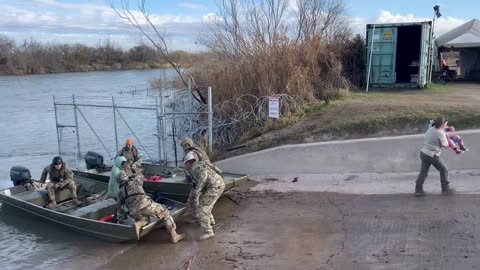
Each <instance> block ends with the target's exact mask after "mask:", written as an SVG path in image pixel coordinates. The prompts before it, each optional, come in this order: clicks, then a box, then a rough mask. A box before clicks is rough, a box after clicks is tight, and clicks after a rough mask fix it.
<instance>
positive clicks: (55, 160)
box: [52, 157, 63, 165]
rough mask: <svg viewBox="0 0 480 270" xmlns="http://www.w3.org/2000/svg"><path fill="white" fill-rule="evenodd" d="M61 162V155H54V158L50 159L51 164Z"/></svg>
mask: <svg viewBox="0 0 480 270" xmlns="http://www.w3.org/2000/svg"><path fill="white" fill-rule="evenodd" d="M62 163H63V161H62V158H61V157H54V158H53V159H52V164H53V165H60V164H62Z"/></svg>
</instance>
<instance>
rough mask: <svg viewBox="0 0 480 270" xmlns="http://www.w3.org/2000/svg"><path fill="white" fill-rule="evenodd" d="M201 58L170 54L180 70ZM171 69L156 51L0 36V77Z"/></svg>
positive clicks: (142, 47) (199, 55)
mask: <svg viewBox="0 0 480 270" xmlns="http://www.w3.org/2000/svg"><path fill="white" fill-rule="evenodd" d="M199 57H201V54H191V53H188V52H185V51H174V52H172V59H173V60H174V61H175V62H177V63H178V65H179V66H189V65H191V64H192V63H193V62H195V61H198V58H199ZM168 67H170V65H169V64H168V63H167V62H166V61H165V60H163V58H162V57H160V56H159V54H158V52H157V51H156V49H154V48H153V47H150V46H147V45H145V44H140V45H137V46H134V47H132V48H130V49H128V50H124V49H122V48H120V47H118V46H116V45H115V44H114V43H112V42H105V43H104V44H101V45H98V46H96V47H89V46H86V45H83V44H56V43H41V42H38V41H35V40H30V41H24V42H22V43H15V42H14V41H13V40H12V39H10V38H8V37H7V36H0V74H4V75H5V74H6V75H23V74H45V73H63V72H87V71H114V70H144V69H154V68H168Z"/></svg>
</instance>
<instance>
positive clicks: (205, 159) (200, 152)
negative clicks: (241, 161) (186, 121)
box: [185, 146, 222, 185]
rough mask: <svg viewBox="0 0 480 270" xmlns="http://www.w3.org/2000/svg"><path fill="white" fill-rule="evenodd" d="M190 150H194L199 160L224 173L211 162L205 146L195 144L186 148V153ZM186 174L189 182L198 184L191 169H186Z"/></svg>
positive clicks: (217, 171)
mask: <svg viewBox="0 0 480 270" xmlns="http://www.w3.org/2000/svg"><path fill="white" fill-rule="evenodd" d="M189 152H193V154H194V156H195V159H196V160H197V161H203V162H204V163H205V164H206V165H208V166H209V167H210V168H211V169H212V170H214V171H215V172H216V173H219V174H220V173H222V171H221V170H220V169H219V168H218V167H217V166H215V165H214V164H213V163H212V162H210V158H209V157H208V155H207V152H205V150H203V148H201V147H200V146H194V147H190V148H188V149H186V150H185V155H187V154H188V153H189ZM185 175H186V176H187V182H189V183H192V184H193V185H196V184H197V183H196V181H195V180H194V179H193V178H192V174H191V172H190V171H188V170H185Z"/></svg>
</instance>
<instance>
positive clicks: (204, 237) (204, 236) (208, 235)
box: [200, 230, 215, 241]
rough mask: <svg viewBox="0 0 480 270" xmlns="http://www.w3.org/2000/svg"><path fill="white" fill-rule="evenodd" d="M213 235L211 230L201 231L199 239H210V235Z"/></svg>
mask: <svg viewBox="0 0 480 270" xmlns="http://www.w3.org/2000/svg"><path fill="white" fill-rule="evenodd" d="M214 236H215V233H214V232H213V230H211V231H206V232H204V233H203V235H202V236H200V241H203V240H207V239H210V238H212V237H214Z"/></svg>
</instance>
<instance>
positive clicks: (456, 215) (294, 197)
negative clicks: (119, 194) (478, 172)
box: [102, 191, 480, 270]
mask: <svg viewBox="0 0 480 270" xmlns="http://www.w3.org/2000/svg"><path fill="white" fill-rule="evenodd" d="M230 198H231V199H229V198H228V197H226V196H224V197H222V198H221V200H220V201H219V203H218V206H217V207H216V208H215V210H214V215H215V216H216V219H217V222H218V223H220V224H222V226H221V227H220V228H219V229H218V231H217V235H216V237H215V238H214V239H211V240H208V241H205V242H198V241H196V240H195V239H196V238H197V237H198V236H199V234H200V231H199V230H198V228H197V227H196V226H195V225H185V224H181V225H179V231H181V232H185V233H187V235H188V236H187V237H188V239H187V240H186V241H183V242H181V243H179V244H177V245H173V244H169V243H168V238H167V235H166V234H165V233H164V232H163V231H156V232H154V233H152V234H150V235H149V236H148V237H147V238H146V239H143V240H142V241H140V242H139V243H137V244H136V245H135V246H134V247H133V248H130V249H129V250H128V251H126V252H124V253H122V254H119V255H117V256H115V257H113V258H112V260H111V262H110V263H109V264H107V265H105V266H103V267H102V269H105V268H107V269H133V268H135V269H177V267H178V266H180V265H181V264H183V263H184V262H185V261H187V260H188V259H189V258H192V257H193V256H196V258H195V259H194V261H193V266H192V269H213V270H216V269H219V270H220V269H476V268H478V265H479V263H480V257H479V256H478V255H479V253H480V248H479V245H478V239H480V227H478V226H476V225H475V224H478V223H479V222H480V215H478V207H477V205H478V204H479V203H480V197H478V196H474V195H454V196H441V195H431V196H427V197H424V198H414V197H413V196H411V195H410V194H408V195H407V194H403V195H370V196H365V195H345V194H334V193H299V192H289V193H276V192H271V191H265V192H246V191H243V192H234V193H231V194H230ZM234 201H235V202H234ZM182 269H186V267H185V268H182Z"/></svg>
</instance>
